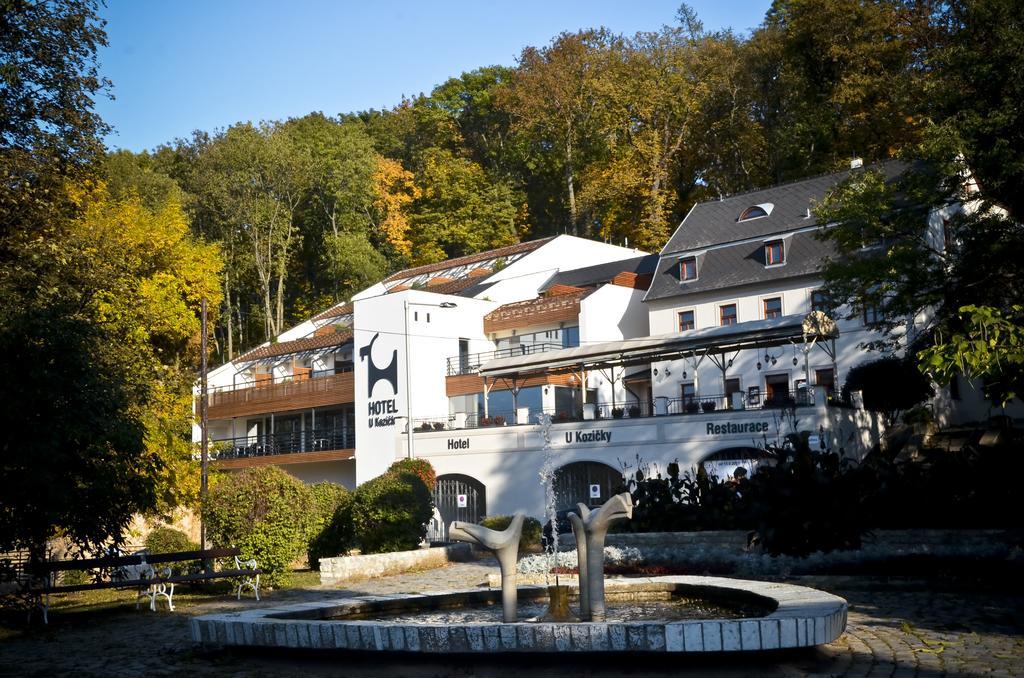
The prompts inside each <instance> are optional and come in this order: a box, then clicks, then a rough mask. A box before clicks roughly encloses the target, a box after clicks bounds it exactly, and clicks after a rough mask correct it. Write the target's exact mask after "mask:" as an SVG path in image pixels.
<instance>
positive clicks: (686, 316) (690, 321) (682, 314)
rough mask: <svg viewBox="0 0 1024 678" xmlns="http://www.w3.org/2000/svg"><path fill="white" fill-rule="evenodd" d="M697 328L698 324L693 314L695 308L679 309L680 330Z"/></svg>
mask: <svg viewBox="0 0 1024 678" xmlns="http://www.w3.org/2000/svg"><path fill="white" fill-rule="evenodd" d="M696 328H697V324H696V320H695V319H694V316H693V310H692V309H691V310H689V311H679V331H680V332H686V331H687V330H693V329H696Z"/></svg>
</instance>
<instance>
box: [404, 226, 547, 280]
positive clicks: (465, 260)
mask: <svg viewBox="0 0 1024 678" xmlns="http://www.w3.org/2000/svg"><path fill="white" fill-rule="evenodd" d="M554 238H555V236H552V237H550V238H541V239H540V240H531V241H529V242H520V243H516V244H515V245H508V246H506V247H499V248H497V249H493V250H487V251H486V252H477V253H476V254H467V255H466V256H463V257H455V258H454V259H446V260H445V261H439V262H437V263H434V264H425V265H423V266H416V267H414V268H407V269H405V270H403V271H398V272H397V273H393V274H391V275H389V276H388V277H387V278H385V279H384V283H385V284H387V283H395V282H399V281H407V280H412V279H414V278H418V277H421V276H425V275H427V274H430V273H439V272H441V271H447V270H449V269H457V268H463V267H467V266H469V265H471V264H476V263H482V262H487V261H493V260H496V259H502V258H505V259H508V258H509V257H518V256H521V255H523V254H528V253H530V252H532V251H534V250H535V249H537V248H539V247H541V246H542V245H544V244H546V243H548V242H550V241H551V240H553V239H554ZM471 272H472V270H470V271H466V274H470V273H471Z"/></svg>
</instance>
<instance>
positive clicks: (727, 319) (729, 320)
mask: <svg viewBox="0 0 1024 678" xmlns="http://www.w3.org/2000/svg"><path fill="white" fill-rule="evenodd" d="M718 324H719V325H735V324H736V304H723V305H722V306H719V307H718Z"/></svg>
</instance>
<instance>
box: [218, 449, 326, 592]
mask: <svg viewBox="0 0 1024 678" xmlns="http://www.w3.org/2000/svg"><path fill="white" fill-rule="evenodd" d="M312 494H313V493H312V492H311V491H310V489H309V487H307V486H306V485H303V484H302V482H300V481H299V480H297V479H296V478H294V477H293V476H290V475H288V474H287V473H285V472H284V471H282V470H281V469H279V468H277V467H275V466H266V467H261V468H253V469H247V470H245V471H242V472H241V473H237V474H232V475H229V476H227V477H226V478H224V479H223V480H221V481H220V482H219V483H217V485H216V486H214V487H213V488H212V489H211V490H210V494H209V496H208V498H207V502H206V505H205V506H204V507H203V517H204V519H205V520H206V526H207V534H208V535H209V538H210V540H211V541H212V542H213V544H214V545H216V546H218V547H227V546H237V547H238V548H239V549H241V551H242V555H243V556H244V557H245V558H255V559H256V561H257V562H258V563H259V566H260V568H262V569H263V572H264V581H266V582H267V583H268V584H270V585H274V584H278V583H280V582H281V580H282V577H283V575H284V573H285V572H286V571H287V569H288V566H289V565H290V564H291V562H292V561H293V560H294V559H295V558H296V557H297V556H299V555H300V554H301V553H302V552H303V550H305V548H306V547H307V544H308V538H309V532H310V527H309V526H310V522H311V515H312V514H313V513H314V508H313V496H312Z"/></svg>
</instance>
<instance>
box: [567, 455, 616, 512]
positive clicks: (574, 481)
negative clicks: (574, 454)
mask: <svg viewBox="0 0 1024 678" xmlns="http://www.w3.org/2000/svg"><path fill="white" fill-rule="evenodd" d="M621 487H622V472H621V471H619V470H618V469H615V468H612V467H611V466H608V465H607V464H602V463H600V462H597V461H577V462H573V463H571V464H566V465H565V466H563V467H561V468H560V469H558V470H557V471H555V502H556V504H555V506H556V508H557V510H558V512H559V514H560V515H559V517H561V514H562V513H563V512H566V511H575V510H576V505H577V504H580V503H582V504H586V505H587V506H590V507H591V508H593V507H595V506H600V505H601V504H603V503H605V502H606V501H608V499H610V498H611V496H612V495H613V494H614V493H615V492H616V491H617V490H618V489H619V488H621Z"/></svg>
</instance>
